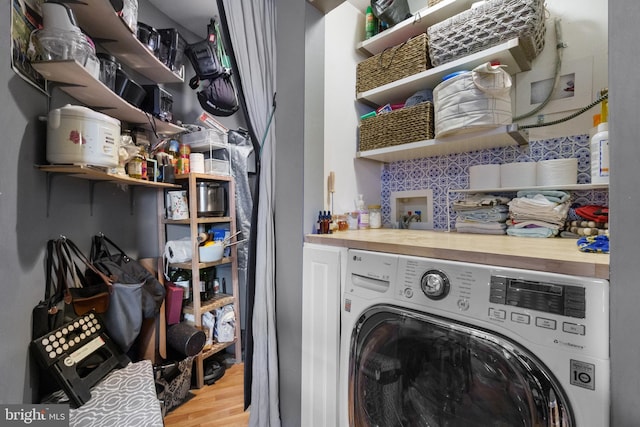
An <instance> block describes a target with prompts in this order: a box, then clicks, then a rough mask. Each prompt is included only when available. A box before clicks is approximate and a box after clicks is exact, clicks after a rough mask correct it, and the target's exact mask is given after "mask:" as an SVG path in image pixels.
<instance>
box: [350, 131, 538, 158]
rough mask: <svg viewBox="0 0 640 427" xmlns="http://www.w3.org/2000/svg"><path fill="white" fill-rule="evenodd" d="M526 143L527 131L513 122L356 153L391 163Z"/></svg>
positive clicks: (357, 155) (358, 156) (360, 156)
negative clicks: (519, 128)
mask: <svg viewBox="0 0 640 427" xmlns="http://www.w3.org/2000/svg"><path fill="white" fill-rule="evenodd" d="M526 144H528V134H527V132H526V131H521V130H518V125H516V124H511V125H506V126H499V127H496V128H492V129H485V130H480V131H475V132H467V133H462V134H456V135H451V136H447V137H443V138H436V139H429V140H425V141H417V142H410V143H407V144H401V145H394V146H391V147H385V148H378V149H375V150H367V151H359V152H357V153H356V157H357V158H363V159H371V160H377V161H379V162H385V163H389V162H397V161H400V160H411V159H419V158H423V157H432V156H441V155H444V154H453V153H465V152H469V151H475V150H482V149H485V148H494V147H507V146H510V145H526Z"/></svg>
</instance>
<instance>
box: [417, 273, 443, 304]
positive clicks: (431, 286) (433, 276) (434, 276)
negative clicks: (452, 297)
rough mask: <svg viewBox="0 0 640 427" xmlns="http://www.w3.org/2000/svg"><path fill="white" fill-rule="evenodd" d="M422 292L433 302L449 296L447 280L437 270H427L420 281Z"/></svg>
mask: <svg viewBox="0 0 640 427" xmlns="http://www.w3.org/2000/svg"><path fill="white" fill-rule="evenodd" d="M420 287H421V288H422V292H424V294H425V295H426V296H427V297H428V298H431V299H433V300H439V299H442V298H444V297H446V296H447V295H448V294H449V278H448V277H447V275H446V274H444V273H443V272H442V271H439V270H429V271H427V272H426V273H424V274H423V275H422V279H420Z"/></svg>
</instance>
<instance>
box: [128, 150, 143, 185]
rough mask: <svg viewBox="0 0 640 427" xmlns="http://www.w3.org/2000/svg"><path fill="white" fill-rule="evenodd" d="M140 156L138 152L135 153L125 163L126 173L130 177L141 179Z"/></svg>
mask: <svg viewBox="0 0 640 427" xmlns="http://www.w3.org/2000/svg"><path fill="white" fill-rule="evenodd" d="M142 161H143V159H142V156H141V155H140V154H136V155H135V156H134V157H133V159H131V160H129V163H127V174H128V175H129V176H130V177H131V178H135V179H142Z"/></svg>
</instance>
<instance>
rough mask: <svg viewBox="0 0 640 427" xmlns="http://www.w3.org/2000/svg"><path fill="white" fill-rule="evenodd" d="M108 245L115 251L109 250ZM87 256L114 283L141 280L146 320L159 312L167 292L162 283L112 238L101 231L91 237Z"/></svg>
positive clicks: (143, 314) (138, 281)
mask: <svg viewBox="0 0 640 427" xmlns="http://www.w3.org/2000/svg"><path fill="white" fill-rule="evenodd" d="M109 245H110V246H111V247H113V249H115V250H116V251H117V252H116V253H112V252H111V251H110V250H109ZM89 258H90V260H91V262H92V264H93V265H94V266H95V267H96V268H98V269H99V270H100V271H101V272H102V273H104V274H106V275H107V276H109V277H111V278H112V279H113V280H114V282H117V283H120V284H124V285H126V284H131V285H134V284H138V283H142V289H141V305H140V310H141V312H142V316H143V317H144V318H145V319H149V318H153V317H155V316H156V315H157V314H158V313H159V312H160V307H161V306H162V302H163V301H164V297H165V294H166V291H165V289H164V286H163V285H162V283H160V282H159V281H158V279H156V278H155V277H154V276H153V274H151V272H149V270H147V269H146V268H145V267H144V266H143V265H142V264H140V263H139V262H138V261H137V260H135V259H133V258H131V257H129V256H128V255H127V254H126V253H125V252H124V251H123V250H122V249H120V248H119V247H118V246H117V245H116V244H115V243H114V242H113V241H112V240H111V239H109V238H108V237H107V236H105V235H104V234H102V233H100V234H98V235H95V236H93V239H92V243H91V253H90V255H89Z"/></svg>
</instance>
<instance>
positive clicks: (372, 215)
mask: <svg viewBox="0 0 640 427" xmlns="http://www.w3.org/2000/svg"><path fill="white" fill-rule="evenodd" d="M380 227H382V211H381V210H380V205H369V228H380Z"/></svg>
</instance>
